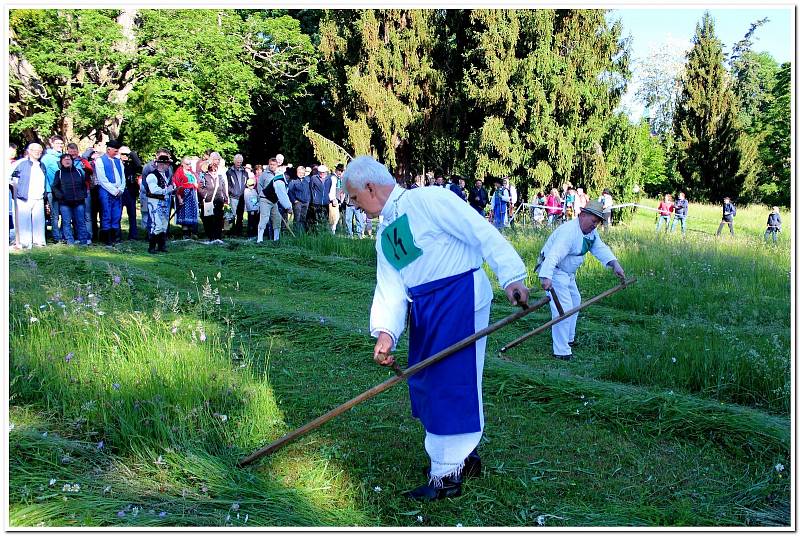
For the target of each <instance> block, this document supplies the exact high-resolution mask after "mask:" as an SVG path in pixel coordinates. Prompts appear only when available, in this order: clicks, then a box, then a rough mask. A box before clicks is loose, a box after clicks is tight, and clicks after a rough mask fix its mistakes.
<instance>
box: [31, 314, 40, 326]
mask: <svg viewBox="0 0 800 536" xmlns="http://www.w3.org/2000/svg"><path fill="white" fill-rule="evenodd" d="M38 321H39V319H38V318H36V317H35V316H32V317H31V324H33V323H34V322H38Z"/></svg>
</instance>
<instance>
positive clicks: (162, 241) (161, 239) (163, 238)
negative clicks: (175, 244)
mask: <svg viewBox="0 0 800 536" xmlns="http://www.w3.org/2000/svg"><path fill="white" fill-rule="evenodd" d="M157 236H158V251H160V252H161V253H166V252H167V233H161V234H159V235H157Z"/></svg>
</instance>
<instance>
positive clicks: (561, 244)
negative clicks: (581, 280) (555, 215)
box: [538, 218, 616, 279]
mask: <svg viewBox="0 0 800 536" xmlns="http://www.w3.org/2000/svg"><path fill="white" fill-rule="evenodd" d="M584 237H586V238H587V239H588V240H590V241H592V240H593V241H594V243H593V244H592V246H591V247H590V248H589V251H590V252H591V253H592V255H594V256H595V257H596V258H597V260H598V261H600V263H601V264H602V265H603V266H605V265H606V264H608V263H609V262H611V261H613V260H616V257H615V256H614V254H613V253H612V252H611V249H610V248H609V247H608V246H607V245H606V244H605V242H603V240H602V239H601V238H600V234H599V233H598V232H597V230H596V229H595V230H593V231H592V232H591V233H589V234H588V235H584V234H583V231H581V226H580V223H579V220H578V219H577V218H576V219H574V220H570V221H568V222H567V223H564V224H562V225H560V226H559V227H558V229H556V230H555V231H553V233H552V234H551V235H550V237H549V238H548V239H547V241H546V242H545V243H544V246H543V247H542V251H541V253H539V262H540V263H541V265H540V266H539V267H538V268H539V270H538V272H539V277H540V278H547V279H552V278H553V271H554V270H555V269H556V268H558V269H560V270H562V271H564V272H567V273H568V274H574V273H575V272H576V271H577V270H578V268H580V266H581V264H583V258H584V255H581V251H582V250H583V238H584Z"/></svg>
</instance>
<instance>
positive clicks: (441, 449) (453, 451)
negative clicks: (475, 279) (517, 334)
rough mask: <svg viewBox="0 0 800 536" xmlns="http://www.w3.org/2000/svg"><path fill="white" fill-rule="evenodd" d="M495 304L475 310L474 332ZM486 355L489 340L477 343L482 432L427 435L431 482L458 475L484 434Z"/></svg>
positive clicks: (483, 323) (476, 357)
mask: <svg viewBox="0 0 800 536" xmlns="http://www.w3.org/2000/svg"><path fill="white" fill-rule="evenodd" d="M491 307H492V304H491V302H489V303H488V304H487V305H486V306H485V307H483V308H481V309H479V310H477V311H475V331H476V332H477V331H479V330H482V329H483V328H485V327H486V326H488V325H489V310H490V309H491ZM485 354H486V337H483V338H482V339H480V340H478V341H477V342H476V343H475V363H476V367H475V368H476V370H477V373H478V407H479V408H480V423H481V431H480V432H470V433H467V434H452V435H438V434H432V433H431V432H428V431H426V432H425V451H426V452H427V453H428V456H429V457H430V459H431V481H433V482H434V483H437V482H440V481H441V478H442V477H445V476H451V475H457V474H459V473H461V469H463V468H464V459H465V458H466V457H467V456H468V455H469V453H470V452H472V450H473V449H474V448H475V447H477V446H478V442H480V440H481V436H482V435H483V389H482V388H483V362H484V357H485Z"/></svg>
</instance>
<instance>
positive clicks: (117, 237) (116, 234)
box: [111, 229, 122, 244]
mask: <svg viewBox="0 0 800 536" xmlns="http://www.w3.org/2000/svg"><path fill="white" fill-rule="evenodd" d="M111 234H112V236H113V239H114V243H115V244H119V243H120V242H122V229H112V230H111Z"/></svg>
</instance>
